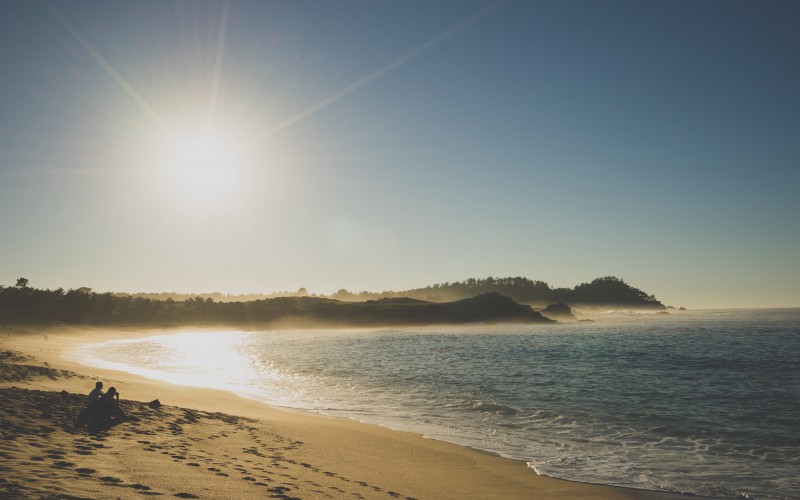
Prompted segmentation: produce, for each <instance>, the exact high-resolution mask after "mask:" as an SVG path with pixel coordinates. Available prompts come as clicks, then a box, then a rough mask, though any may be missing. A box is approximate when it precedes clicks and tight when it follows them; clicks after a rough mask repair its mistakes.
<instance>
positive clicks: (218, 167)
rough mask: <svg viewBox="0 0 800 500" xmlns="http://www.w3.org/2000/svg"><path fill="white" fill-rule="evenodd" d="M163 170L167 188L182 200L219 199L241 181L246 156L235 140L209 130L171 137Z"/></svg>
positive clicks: (228, 193)
mask: <svg viewBox="0 0 800 500" xmlns="http://www.w3.org/2000/svg"><path fill="white" fill-rule="evenodd" d="M163 163H164V164H163V165H162V172H163V173H164V177H165V180H166V183H167V184H168V189H169V191H170V192H171V193H173V194H175V195H177V198H179V199H180V200H183V201H212V200H220V199H224V198H226V197H228V196H229V195H231V193H232V192H234V191H235V189H236V188H237V187H238V186H239V184H240V183H241V182H242V176H243V173H244V169H245V159H244V154H243V151H242V149H241V148H240V147H239V145H238V144H237V142H236V141H234V140H232V138H231V137H230V136H227V135H225V134H223V133H220V132H215V131H212V130H203V131H199V132H196V131H192V132H186V133H184V134H180V135H173V136H172V137H170V139H169V141H168V144H167V146H166V147H165V154H164V161H163Z"/></svg>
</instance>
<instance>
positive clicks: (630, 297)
mask: <svg viewBox="0 0 800 500" xmlns="http://www.w3.org/2000/svg"><path fill="white" fill-rule="evenodd" d="M86 290H89V289H86ZM484 293H499V294H501V295H505V296H506V297H509V298H511V299H513V300H514V301H516V302H519V303H521V304H528V305H532V306H534V307H536V308H543V307H546V306H548V305H550V304H555V303H564V304H569V305H570V306H573V307H576V306H577V307H580V306H595V307H612V308H619V309H624V308H631V309H632V308H647V309H657V310H663V309H665V307H664V305H663V304H662V303H661V302H659V301H658V299H656V298H655V297H654V296H652V295H648V294H647V293H645V292H643V291H642V290H639V289H638V288H634V287H632V286H631V285H628V284H627V283H625V281H624V280H622V279H620V278H616V277H614V276H606V277H603V278H597V279H595V280H593V281H591V282H589V283H582V284H580V285H578V286H576V287H575V288H552V287H550V285H548V284H547V283H546V282H544V281H538V280H531V279H528V278H522V277H516V278H510V277H509V278H491V277H490V278H484V279H475V278H470V279H467V280H464V281H456V282H453V283H442V284H436V285H430V286H426V287H424V288H413V289H411V290H400V291H393V290H387V291H382V292H374V291H362V292H352V291H349V290H346V289H341V290H339V291H338V292H336V293H333V294H330V295H324V294H319V295H317V294H313V293H309V292H308V291H307V290H306V289H305V288H300V289H298V290H296V291H283V292H274V293H270V294H246V295H226V294H222V293H203V294H179V293H167V292H162V293H136V294H127V293H118V294H115V295H117V296H130V297H134V298H144V299H151V300H168V299H170V300H174V301H185V300H196V299H197V298H201V299H204V300H208V299H211V300H212V301H214V302H249V301H254V300H261V299H271V298H278V297H317V298H328V299H336V300H341V301H348V302H355V301H362V302H363V301H366V300H378V299H383V298H401V297H406V298H412V299H418V300H425V301H429V302H449V301H454V300H461V299H467V298H470V297H475V296H476V295H481V294H484Z"/></svg>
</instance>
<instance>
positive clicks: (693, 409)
mask: <svg viewBox="0 0 800 500" xmlns="http://www.w3.org/2000/svg"><path fill="white" fill-rule="evenodd" d="M75 355H76V356H78V357H79V358H80V359H81V360H82V361H83V362H85V363H87V364H91V365H95V366H105V367H112V368H121V369H124V370H127V371H131V372H135V373H140V374H143V375H146V376H149V377H153V378H158V379H162V380H168V381H172V382H177V383H184V384H189V385H200V386H209V387H217V388H224V389H228V390H231V391H235V392H238V393H240V394H243V395H245V396H248V397H252V398H256V399H259V400H262V401H265V402H267V403H270V404H274V405H279V406H286V407H292V408H301V409H307V410H313V411H319V412H322V413H326V414H331V415H337V416H345V417H351V418H355V419H358V420H362V421H366V422H372V423H378V424H383V425H386V426H388V427H391V428H395V429H403V430H410V431H415V432H419V433H422V434H425V435H426V436H429V437H431V438H435V439H441V440H445V441H451V442H454V443H459V444H463V445H468V446H472V447H475V448H480V449H485V450H491V451H495V452H498V453H500V454H502V455H504V456H508V457H513V458H517V459H521V460H525V461H527V462H528V463H529V464H530V466H531V467H532V468H534V469H535V470H536V471H537V472H538V473H540V474H544V475H549V476H554V477H559V478H565V479H572V480H578V481H587V482H593V483H604V484H614V485H620V486H630V487H635V488H645V489H663V490H669V491H677V492H690V493H695V494H701V495H708V496H716V497H725V498H731V497H737V496H738V497H748V498H764V499H767V498H769V499H777V498H800V310H798V309H792V310H763V311H740V310H737V311H705V312H686V313H675V314H671V315H652V316H636V317H632V316H631V317H619V316H616V317H603V318H600V319H598V321H597V322H595V323H581V324H559V325H535V326H520V325H513V326H508V325H500V326H498V325H470V326H467V327H430V328H385V329H372V330H292V331H288V330H284V331H262V332H214V331H210V330H199V331H198V333H181V334H176V335H167V336H159V337H151V338H148V339H140V340H134V341H113V342H108V343H104V344H95V345H89V346H84V347H82V348H81V349H80V350H79V351H78V352H76V353H75ZM122 392H123V394H124V389H123V391H122ZM154 397H157V395H154Z"/></svg>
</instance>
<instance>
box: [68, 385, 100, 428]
mask: <svg viewBox="0 0 800 500" xmlns="http://www.w3.org/2000/svg"><path fill="white" fill-rule="evenodd" d="M102 396H103V383H102V382H97V383H96V384H94V389H92V391H91V392H90V393H89V395H88V396H86V407H85V408H84V409H83V410H81V412H80V413H79V414H78V418H77V420H76V421H75V427H76V428H78V427H83V426H84V425H86V424H87V423H88V422H89V417H90V416H91V415H92V413H94V407H95V405H97V402H98V401H100V398H101V397H102Z"/></svg>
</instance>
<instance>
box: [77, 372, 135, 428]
mask: <svg viewBox="0 0 800 500" xmlns="http://www.w3.org/2000/svg"><path fill="white" fill-rule="evenodd" d="M127 418H128V416H127V415H126V414H125V412H124V411H123V410H122V408H121V407H120V406H119V393H118V392H117V390H116V389H115V388H113V387H109V388H108V392H106V393H105V394H104V393H103V383H102V382H97V383H96V384H95V387H94V389H92V392H90V393H89V396H87V398H86V408H84V410H83V411H81V414H80V415H78V422H77V426H78V427H83V426H84V425H88V427H89V430H90V431H99V430H103V429H108V428H110V427H113V426H115V425H117V424H119V423H121V422H123V421H125V420H126V419H127Z"/></svg>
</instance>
